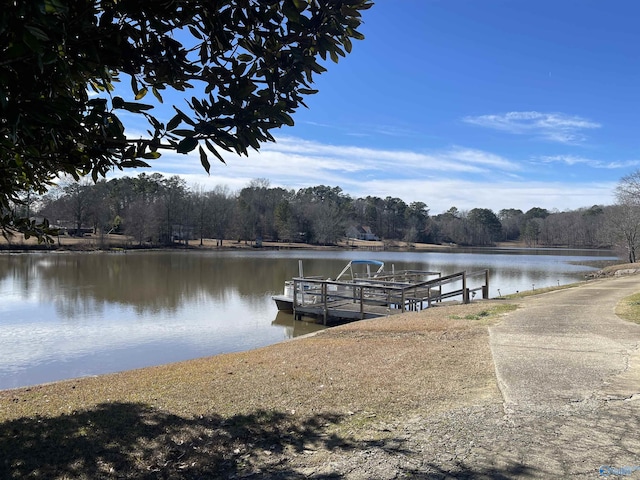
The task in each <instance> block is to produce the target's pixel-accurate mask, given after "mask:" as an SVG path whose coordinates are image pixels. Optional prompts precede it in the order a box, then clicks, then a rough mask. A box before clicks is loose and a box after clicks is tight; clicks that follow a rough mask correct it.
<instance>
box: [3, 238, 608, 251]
mask: <svg viewBox="0 0 640 480" xmlns="http://www.w3.org/2000/svg"><path fill="white" fill-rule="evenodd" d="M483 248H497V249H505V250H508V249H514V250H525V249H527V250H540V249H566V250H590V251H613V249H612V248H604V247H603V248H585V247H575V246H569V245H557V246H552V247H548V246H530V245H527V244H526V243H525V242H520V241H510V242H497V243H496V244H494V245H482V246H479V245H458V244H454V243H451V244H435V243H414V242H405V241H400V240H389V241H387V240H357V239H352V238H349V239H342V240H340V241H338V243H336V244H331V245H316V244H310V243H302V242H282V241H262V242H256V241H250V240H222V241H221V242H220V241H219V240H217V239H210V238H206V239H203V240H202V241H201V240H199V239H195V240H189V241H187V242H184V241H181V242H175V243H174V244H172V245H152V244H143V245H140V244H135V242H134V240H133V239H131V238H130V237H127V236H124V235H114V234H107V235H99V234H98V235H96V234H89V235H84V236H82V237H74V236H68V235H60V236H57V237H53V244H46V243H43V242H41V243H38V241H37V239H35V238H33V237H32V238H29V239H24V238H23V237H22V236H19V235H16V236H15V237H13V238H11V239H10V240H7V239H6V238H4V237H2V236H0V253H19V252H30V251H33V252H54V251H77V252H82V251H106V252H109V251H145V250H185V251H191V250H193V251H199V250H215V251H225V250H320V251H322V250H327V251H331V250H336V251H371V252H382V251H403V252H404V251H407V252H420V251H425V252H426V251H460V250H465V249H483Z"/></svg>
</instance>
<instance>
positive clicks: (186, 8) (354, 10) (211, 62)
mask: <svg viewBox="0 0 640 480" xmlns="http://www.w3.org/2000/svg"><path fill="white" fill-rule="evenodd" d="M371 5H372V3H371V2H370V1H369V0H208V1H206V2H205V1H201V0H39V1H38V0H31V1H21V0H10V1H9V2H5V3H4V5H3V8H2V10H0V52H1V53H0V112H1V115H0V212H3V215H0V227H2V229H3V231H6V229H7V228H14V229H16V228H17V229H18V230H21V231H24V232H28V233H29V232H30V233H32V234H39V231H38V229H37V228H36V226H35V224H31V223H29V222H26V221H24V220H22V221H21V222H22V223H20V221H18V218H17V217H18V216H17V215H16V214H15V212H14V211H13V210H12V206H13V205H15V204H16V203H20V202H21V201H23V198H24V196H25V195H27V194H29V193H30V192H36V193H43V192H44V191H46V189H47V188H48V187H49V186H50V185H51V184H52V182H54V180H55V179H56V177H57V176H59V175H60V174H68V175H71V176H73V177H74V178H76V179H79V178H80V177H82V176H85V175H91V177H92V178H93V180H94V181H95V180H97V179H98V178H99V177H101V176H104V175H105V174H106V173H107V172H108V171H109V170H111V169H114V168H117V169H125V168H131V167H140V166H147V165H148V161H149V160H153V159H155V158H158V157H159V156H160V152H161V151H163V150H173V151H176V152H179V153H189V152H191V151H194V150H196V149H198V151H199V154H200V160H201V163H202V165H203V167H204V169H205V170H206V171H207V172H208V171H209V169H210V161H209V158H210V157H211V158H217V159H218V160H220V161H223V162H224V160H223V157H222V155H221V153H220V152H221V150H224V151H228V152H234V153H237V154H244V155H246V154H247V151H248V149H250V148H253V149H258V148H259V147H260V144H261V143H262V142H267V141H273V140H274V139H273V136H272V135H271V133H270V131H271V130H272V129H274V128H279V127H281V126H282V125H293V119H292V117H291V114H292V113H293V112H294V111H295V110H296V109H297V108H298V107H299V106H300V105H304V96H305V95H310V94H313V93H315V92H316V90H314V89H312V88H311V85H312V83H313V78H314V74H318V73H321V72H323V71H324V70H325V68H324V67H323V66H322V65H321V64H320V63H319V62H320V59H323V60H326V59H327V58H330V59H331V60H333V61H338V59H339V57H341V56H344V55H346V54H347V53H349V52H350V51H351V47H352V40H353V39H361V38H363V36H362V34H361V33H359V32H358V30H357V28H358V27H359V26H360V24H361V11H362V10H365V9H367V8H369V7H370V6H371ZM117 82H121V83H122V84H123V86H119V87H118V88H117V93H118V95H116V93H115V90H116V89H115V88H114V85H115V84H116V83H117ZM125 86H126V87H127V88H124V87H125ZM128 89H130V96H131V98H129V99H125V98H123V97H122V96H121V95H125V94H124V93H123V91H125V90H128ZM168 89H173V90H178V91H182V92H186V91H188V90H192V89H193V90H194V92H197V96H193V97H192V98H191V99H190V100H188V102H187V106H188V108H178V106H173V113H172V114H171V115H169V117H170V118H157V117H156V116H154V115H152V112H153V111H154V104H155V106H156V107H157V105H158V104H159V103H162V102H163V97H164V96H166V93H165V92H166V91H167V90H168ZM185 95H186V93H185ZM149 98H151V99H152V102H148V101H147V99H149ZM123 113H126V114H131V115H135V116H138V117H140V118H144V119H145V120H146V122H147V124H148V129H147V132H146V134H145V136H143V137H142V138H133V137H130V136H127V133H126V130H125V126H124V124H123V121H122V115H123ZM45 226H46V225H45Z"/></svg>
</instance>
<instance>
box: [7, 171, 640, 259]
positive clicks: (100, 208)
mask: <svg viewBox="0 0 640 480" xmlns="http://www.w3.org/2000/svg"><path fill="white" fill-rule="evenodd" d="M639 192H640V190H639ZM638 198H640V195H638ZM15 208H17V209H21V211H17V212H15V213H16V214H17V215H21V216H26V217H30V218H33V217H38V216H39V217H43V218H47V219H48V220H49V221H50V222H51V224H52V225H53V226H54V227H56V228H58V229H59V230H60V231H61V232H65V233H67V234H70V235H82V234H83V233H87V232H92V233H95V234H109V233H110V234H124V235H127V236H128V237H130V238H131V239H132V241H133V242H134V243H135V244H136V245H140V246H166V245H171V244H174V243H176V242H182V243H189V242H191V243H193V242H199V243H200V244H202V242H203V240H204V239H216V240H217V241H218V242H219V243H220V242H221V241H222V240H237V241H244V242H247V243H249V242H254V241H256V240H260V239H263V240H265V241H266V240H269V241H282V242H305V243H310V244H318V245H332V244H336V243H337V242H338V241H340V240H342V239H344V238H345V237H346V238H363V239H379V240H382V241H386V242H393V241H405V242H408V243H409V244H412V243H433V244H455V245H461V246H491V245H494V244H496V243H497V242H506V241H521V242H523V243H524V244H526V245H527V246H531V247H551V246H572V247H584V248H602V247H613V246H616V245H619V246H621V247H624V248H625V249H626V250H628V251H630V252H635V243H636V237H633V235H632V239H631V240H629V235H630V234H629V232H628V230H629V228H627V229H626V230H625V228H624V227H625V226H627V227H628V225H629V224H631V223H632V222H631V221H630V220H628V219H627V222H626V223H625V222H624V219H625V218H626V217H625V215H626V216H627V217H628V216H629V215H628V214H629V211H630V207H629V205H620V204H618V205H610V206H605V205H594V206H592V207H588V208H581V209H577V210H572V211H564V212H559V211H549V210H547V209H544V208H540V207H533V208H531V209H529V210H527V211H524V212H523V211H522V210H520V209H515V208H505V209H502V210H500V211H498V212H494V211H493V210H491V209H488V208H473V209H470V210H459V209H458V208H456V207H455V206H453V207H451V208H450V209H449V210H447V211H446V212H443V213H439V214H435V215H432V214H431V212H430V211H429V207H428V206H427V204H426V203H424V202H419V201H416V202H410V203H407V202H405V201H403V200H402V199H400V198H396V197H390V196H388V197H386V198H380V197H376V196H367V197H360V198H353V197H351V196H350V195H348V194H346V193H345V192H343V191H342V189H341V188H340V187H330V186H326V185H318V186H314V187H306V188H301V189H299V190H297V191H296V190H292V189H291V190H288V189H284V188H280V187H271V186H270V182H269V181H268V180H266V179H255V180H253V181H251V182H250V183H249V184H248V185H247V186H246V187H244V188H242V189H241V190H239V191H231V190H230V189H229V188H228V187H226V186H217V187H215V188H213V189H210V190H205V189H204V188H202V187H189V186H187V184H186V182H185V181H184V180H183V179H181V178H180V177H178V176H171V177H164V176H162V175H160V174H157V173H154V174H151V175H148V174H145V173H143V174H140V175H138V176H137V177H122V178H116V179H112V180H109V181H106V180H103V181H98V182H97V183H92V182H68V183H63V184H60V185H59V186H57V187H55V188H53V189H51V190H50V191H49V192H48V193H46V194H45V195H42V196H33V197H27V198H26V199H23V201H22V203H16V204H15ZM634 208H636V207H634ZM637 208H640V207H637ZM638 218H640V216H638ZM637 224H639V225H640V221H638V222H637ZM637 231H638V232H640V229H637ZM638 237H640V235H639V236H638ZM639 239H640V238H639ZM629 242H630V243H629ZM630 244H631V245H632V246H633V248H631V247H629V245H630ZM633 260H634V261H635V257H633Z"/></svg>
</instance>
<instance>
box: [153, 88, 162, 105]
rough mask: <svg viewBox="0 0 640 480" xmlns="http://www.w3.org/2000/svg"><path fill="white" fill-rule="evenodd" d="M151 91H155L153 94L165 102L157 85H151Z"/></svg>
mask: <svg viewBox="0 0 640 480" xmlns="http://www.w3.org/2000/svg"><path fill="white" fill-rule="evenodd" d="M151 91H152V92H153V96H154V97H156V98H157V99H158V101H159V102H160V103H164V102H163V100H162V95H160V92H159V91H158V89H157V88H156V87H151Z"/></svg>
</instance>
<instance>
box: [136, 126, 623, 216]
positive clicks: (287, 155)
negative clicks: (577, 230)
mask: <svg viewBox="0 0 640 480" xmlns="http://www.w3.org/2000/svg"><path fill="white" fill-rule="evenodd" d="M225 160H226V161H227V163H226V165H223V164H221V163H217V162H215V163H212V168H211V175H207V174H206V173H205V172H204V169H203V168H202V166H201V165H200V161H199V156H198V155H197V154H193V155H179V154H175V153H165V154H164V155H163V156H162V157H161V158H160V159H158V160H156V161H153V162H152V166H153V171H154V172H157V173H160V174H162V175H165V176H171V175H179V176H180V177H182V178H184V179H185V180H186V181H187V183H188V184H189V185H198V186H201V187H203V188H205V189H213V188H214V187H215V186H217V185H225V186H227V187H228V188H229V189H230V190H231V191H239V190H240V189H242V188H244V187H246V186H247V185H248V184H249V182H250V181H251V180H253V179H256V178H266V179H268V180H269V181H270V183H271V185H272V186H273V187H283V188H287V189H293V190H298V189H300V188H304V187H310V186H315V185H321V184H324V185H329V186H338V187H340V188H342V189H343V191H344V192H345V193H347V194H349V195H351V196H354V197H366V196H368V195H371V196H378V197H381V198H385V197H387V196H391V197H398V198H401V199H402V200H404V201H405V202H407V203H409V202H413V201H421V202H424V203H426V204H427V205H428V206H429V207H430V209H431V212H432V214H437V213H441V212H443V211H446V210H448V209H449V208H450V207H452V206H456V207H457V208H459V209H461V210H466V209H471V208H475V207H482V208H491V209H493V210H494V211H496V212H497V211H499V210H501V209H503V208H520V209H522V210H528V209H530V208H532V207H541V208H547V209H549V210H552V209H559V210H565V209H575V208H580V207H585V206H590V205H593V204H611V203H613V197H612V192H613V190H614V188H615V181H606V179H604V178H602V176H601V177H600V178H599V179H598V181H597V182H596V181H583V182H579V181H577V180H576V178H575V176H573V178H571V179H570V180H569V179H567V180H566V181H564V180H557V181H552V182H549V181H543V180H541V179H539V178H538V177H536V176H535V174H533V173H532V172H531V171H530V170H527V171H525V170H524V169H522V168H521V166H520V165H519V164H518V163H517V162H515V161H513V160H511V159H508V158H505V157H503V156H500V155H497V154H495V153H491V152H487V151H483V150H477V149H472V148H467V147H464V146H452V147H448V148H444V149H440V150H433V151H428V152H415V151H409V150H388V149H373V148H362V147H356V146H349V145H331V144H324V143H320V142H316V141H309V140H303V139H300V138H295V137H281V138H278V139H277V143H273V144H265V145H263V147H262V148H261V150H260V152H259V153H258V152H250V153H249V156H248V157H238V156H234V155H231V154H225ZM537 160H538V161H540V160H541V159H540V158H538V159H537ZM544 161H556V162H557V161H564V162H571V161H573V162H574V164H575V163H580V162H583V163H584V162H585V161H586V160H585V159H580V158H579V157H569V156H566V157H560V156H557V157H546V158H545V160H544ZM580 170H582V169H580ZM142 171H144V170H142V169H139V170H137V171H135V172H133V171H131V172H127V173H126V174H128V175H137V174H138V173H141V172H142Z"/></svg>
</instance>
